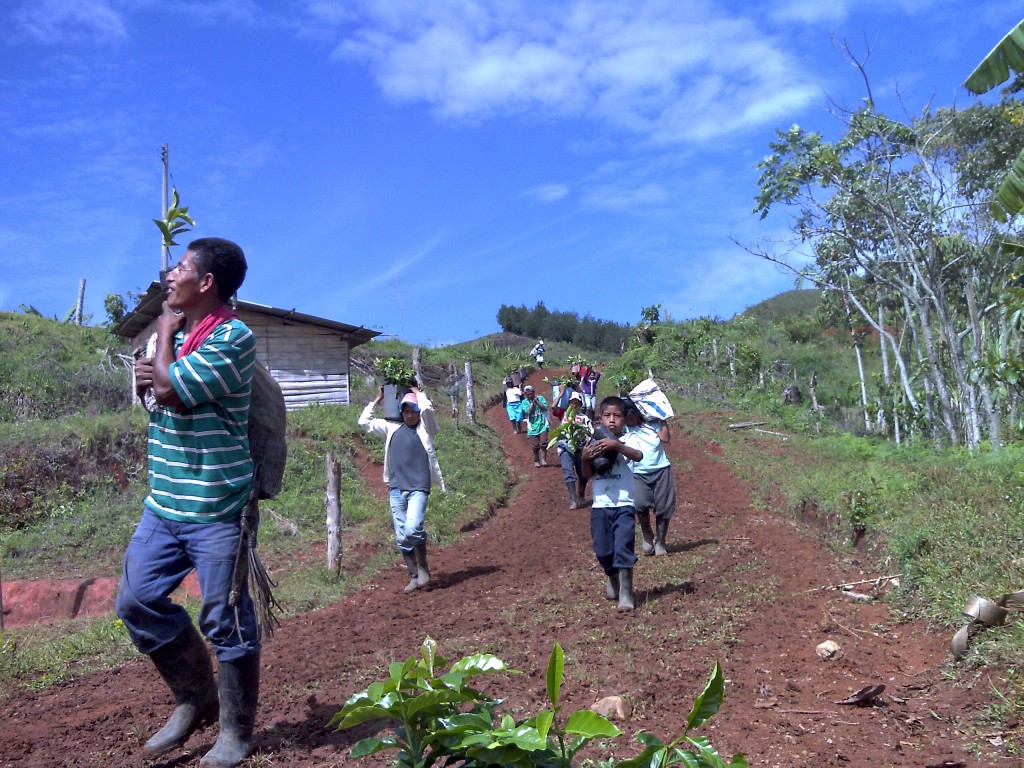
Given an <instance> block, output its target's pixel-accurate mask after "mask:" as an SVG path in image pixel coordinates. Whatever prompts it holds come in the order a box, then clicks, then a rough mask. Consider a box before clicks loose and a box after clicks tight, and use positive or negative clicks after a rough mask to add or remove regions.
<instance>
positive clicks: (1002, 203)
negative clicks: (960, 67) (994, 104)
mask: <svg viewBox="0 0 1024 768" xmlns="http://www.w3.org/2000/svg"><path fill="white" fill-rule="evenodd" d="M1011 70H1013V71H1015V72H1017V74H1018V75H1020V74H1022V73H1024V21H1022V22H1020V23H1019V24H1018V25H1017V26H1016V27H1014V28H1013V29H1011V30H1010V31H1009V32H1007V33H1006V36H1005V37H1004V38H1003V39H1002V40H1000V41H999V43H998V45H996V47H995V48H993V49H992V50H991V51H989V53H988V55H987V56H985V58H984V59H982V60H981V63H980V64H978V66H977V67H975V69H974V71H973V72H972V73H971V74H970V76H969V77H968V78H967V80H966V81H964V87H965V88H967V90H969V91H970V92H971V93H974V94H977V95H981V94H983V93H988V92H989V91H991V90H992V89H993V88H995V87H996V86H997V85H1002V84H1003V83H1005V82H1006V81H1007V80H1009V79H1010V71H1011ZM1021 211H1024V148H1022V149H1021V150H1020V154H1018V155H1017V159H1016V160H1015V161H1014V163H1013V165H1012V166H1011V168H1010V170H1009V171H1008V172H1007V174H1006V178H1005V179H1004V180H1003V182H1002V184H1000V185H999V189H998V190H996V196H995V201H994V203H993V213H994V215H995V216H996V217H997V218H999V219H1000V220H1002V221H1005V220H1006V219H1007V218H1009V217H1011V216H1016V215H1017V214H1019V213H1021Z"/></svg>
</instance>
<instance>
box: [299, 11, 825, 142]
mask: <svg viewBox="0 0 1024 768" xmlns="http://www.w3.org/2000/svg"><path fill="white" fill-rule="evenodd" d="M315 7H316V8H318V9H319V10H318V13H319V14H320V16H321V18H332V16H331V14H330V13H329V11H328V8H333V7H334V6H331V5H329V4H328V5H327V6H325V3H324V2H322V1H321V2H318V3H316V4H315ZM362 11H363V14H362V16H361V17H360V19H359V21H357V22H356V23H355V25H354V26H347V27H343V28H344V29H345V30H346V31H345V39H344V41H343V42H342V43H341V44H340V45H339V46H338V47H337V49H336V51H335V55H336V56H338V57H341V58H345V59H349V60H355V61H358V62H361V63H365V64H366V65H368V66H369V67H370V70H371V72H372V74H373V76H374V78H375V79H376V81H377V84H378V86H379V87H380V88H381V90H382V91H383V93H384V94H385V95H386V96H388V97H390V98H392V99H395V100H397V101H402V102H410V101H413V102H414V101H422V102H425V103H427V104H429V105H431V106H432V107H433V109H434V110H435V111H436V112H437V113H438V114H439V115H441V116H443V117H447V118H458V119H473V120H476V119H483V118H487V117H491V116H496V115H524V116H527V117H528V118H529V119H543V118H545V117H581V118H585V119H588V120H591V121H593V122H596V123H598V124H602V125H606V126H611V127H612V128H614V129H615V130H618V131H624V132H626V133H628V134H632V135H636V136H639V137H641V138H645V139H650V140H652V141H654V142H656V143H662V144H675V143H680V142H687V141H695V140H705V139H708V138H710V137H713V136H721V135H723V134H725V133H728V132H731V131H739V130H743V129H745V128H747V127H750V126H753V125H761V124H765V123H767V122H770V121H771V120H773V119H776V118H777V117H778V116H780V115H781V114H784V113H785V112H787V111H789V110H792V109H793V108H795V107H799V106H802V105H804V104H806V103H808V102H809V101H811V100H813V99H815V98H819V96H820V90H819V88H818V87H817V86H815V85H814V84H813V83H812V82H810V80H809V79H808V78H807V77H806V76H804V75H803V74H802V73H801V71H800V67H799V65H798V64H797V63H796V59H795V57H793V56H792V55H791V53H790V52H789V51H788V50H787V48H786V47H785V46H784V45H783V43H782V42H781V41H780V40H776V39H773V38H772V37H771V36H770V35H768V34H767V33H766V31H765V30H764V29H762V28H760V27H759V26H758V25H757V23H756V22H755V21H754V20H752V19H748V18H744V17H742V16H738V15H736V14H734V13H732V12H731V11H728V10H724V9H723V8H722V4H716V3H712V2H709V1H708V0H641V2H637V3H630V4H625V3H621V2H617V1H616V0H575V1H573V2H563V3H548V4H536V3H528V2H526V1H525V0H520V1H519V2H514V1H512V0H450V1H449V2H444V1H442V0H438V2H431V3H413V2H408V0H397V1H396V2H390V3H379V2H373V3H365V4H364V5H363V8H362ZM726 52H728V53H726Z"/></svg>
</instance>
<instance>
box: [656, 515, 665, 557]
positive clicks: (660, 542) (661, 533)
mask: <svg viewBox="0 0 1024 768" xmlns="http://www.w3.org/2000/svg"><path fill="white" fill-rule="evenodd" d="M656 524H657V526H658V535H657V537H656V538H655V539H654V554H656V555H667V554H668V548H667V547H666V546H665V537H666V536H668V518H665V519H662V520H658V521H657V522H656Z"/></svg>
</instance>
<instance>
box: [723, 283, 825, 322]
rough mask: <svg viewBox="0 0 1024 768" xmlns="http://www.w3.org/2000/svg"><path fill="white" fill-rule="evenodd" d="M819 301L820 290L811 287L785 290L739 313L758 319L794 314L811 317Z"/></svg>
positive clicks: (776, 318) (771, 318) (779, 317)
mask: <svg viewBox="0 0 1024 768" xmlns="http://www.w3.org/2000/svg"><path fill="white" fill-rule="evenodd" d="M820 303H821V291H819V290H817V289H813V288H807V289H801V290H793V291H786V292H785V293H780V294H778V295H777V296H772V297H771V298H770V299H765V300H764V301H762V302H761V303H759V304H755V305H754V306H752V307H747V308H746V309H745V310H743V312H741V313H740V314H742V315H747V316H749V317H754V318H757V319H758V320H776V321H781V320H782V319H783V318H786V317H792V316H794V315H806V316H808V317H811V316H813V315H814V313H815V312H816V311H817V309H818V306H819V304H820Z"/></svg>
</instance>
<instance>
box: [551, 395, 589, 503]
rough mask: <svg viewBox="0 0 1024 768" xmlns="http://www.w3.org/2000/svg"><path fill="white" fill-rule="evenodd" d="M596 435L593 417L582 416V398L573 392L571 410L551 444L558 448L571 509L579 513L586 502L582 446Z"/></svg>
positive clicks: (557, 429) (553, 434) (553, 435)
mask: <svg viewBox="0 0 1024 768" xmlns="http://www.w3.org/2000/svg"><path fill="white" fill-rule="evenodd" d="M593 432H594V425H593V424H592V423H591V421H590V417H588V416H587V414H586V413H584V412H583V396H582V395H581V394H580V393H579V392H573V393H572V395H570V396H569V407H568V408H567V409H566V411H565V419H564V420H563V421H562V424H561V425H560V426H559V427H557V428H556V429H555V430H554V431H553V433H552V442H555V441H557V442H556V445H557V446H558V463H559V464H561V465H562V476H563V477H564V478H565V486H566V488H568V489H569V509H577V508H579V506H580V504H581V503H582V501H583V492H584V489H585V488H586V483H587V481H586V479H585V478H584V477H583V464H582V458H581V456H582V452H583V444H584V443H585V442H586V441H587V439H588V438H589V437H590V435H592V434H593Z"/></svg>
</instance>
